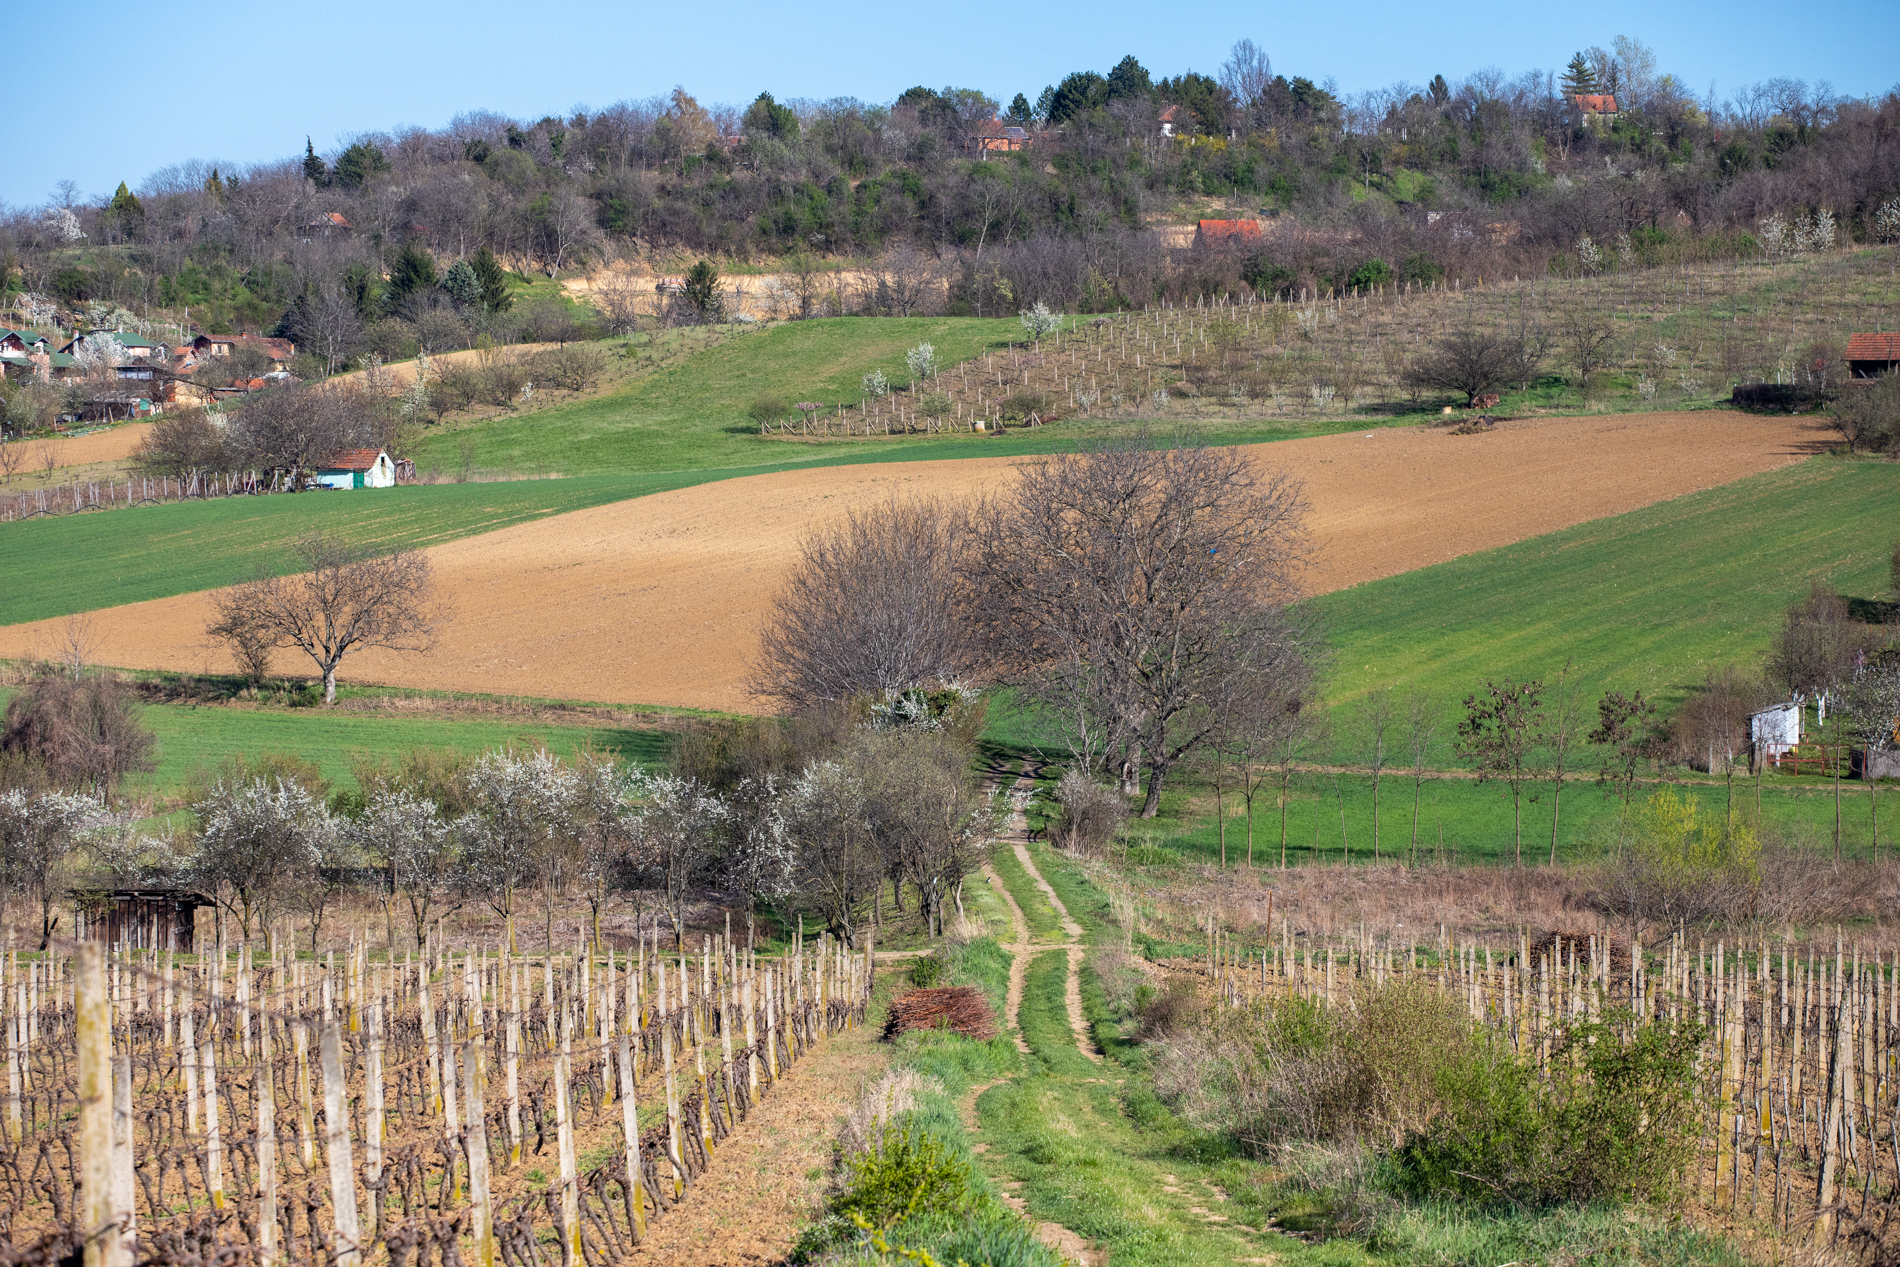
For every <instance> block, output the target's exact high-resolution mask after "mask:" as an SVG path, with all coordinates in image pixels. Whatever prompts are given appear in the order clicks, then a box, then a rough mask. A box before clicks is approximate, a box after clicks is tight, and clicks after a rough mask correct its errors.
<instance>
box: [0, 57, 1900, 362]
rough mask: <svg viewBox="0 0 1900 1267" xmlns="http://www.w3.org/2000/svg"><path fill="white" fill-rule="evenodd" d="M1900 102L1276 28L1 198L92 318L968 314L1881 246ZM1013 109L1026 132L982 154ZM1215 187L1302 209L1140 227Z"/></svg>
mask: <svg viewBox="0 0 1900 1267" xmlns="http://www.w3.org/2000/svg"><path fill="white" fill-rule="evenodd" d="M1421 73H1422V72H1421ZM1606 85H1614V94H1615V96H1616V97H1617V100H1618V102H1619V104H1620V106H1621V110H1620V112H1619V113H1617V114H1616V115H1615V116H1614V117H1613V118H1607V119H1599V120H1597V121H1594V122H1591V121H1587V120H1586V119H1585V117H1584V115H1583V114H1582V113H1581V112H1580V111H1579V109H1578V108H1577V106H1576V105H1575V104H1574V101H1573V97H1574V95H1575V93H1577V92H1579V91H1583V90H1587V89H1591V88H1596V89H1599V90H1601V89H1603V88H1604V87H1605V86H1606ZM1896 111H1900V96H1896V95H1895V94H1892V93H1889V94H1887V95H1886V96H1884V97H1882V98H1880V99H1879V100H1874V99H1866V100H1855V99H1847V98H1842V97H1838V96H1836V95H1834V94H1832V93H1831V92H1829V91H1828V90H1827V89H1826V88H1825V87H1811V86H1809V85H1806V84H1804V83H1801V82H1798V81H1795V80H1790V79H1776V80H1771V81H1769V82H1767V83H1764V84H1759V85H1755V86H1752V87H1749V88H1745V89H1743V90H1741V91H1739V92H1737V93H1736V94H1735V95H1734V96H1732V97H1731V98H1729V99H1728V100H1726V101H1717V100H1715V99H1713V98H1712V97H1711V98H1709V99H1702V100H1698V99H1696V98H1695V96H1694V95H1693V94H1691V93H1690V92H1688V91H1687V90H1686V88H1685V86H1684V85H1683V84H1682V83H1681V81H1680V80H1679V79H1678V78H1676V77H1675V76H1672V75H1669V74H1667V73H1664V72H1663V71H1662V69H1661V67H1660V66H1659V64H1658V59H1657V57H1656V55H1655V54H1654V52H1653V51H1651V50H1650V49H1648V48H1647V47H1645V46H1644V45H1643V44H1642V43H1641V42H1640V41H1637V40H1633V39H1619V40H1618V41H1616V42H1615V44H1614V47H1612V48H1610V49H1594V50H1590V51H1588V52H1587V53H1583V54H1579V55H1578V56H1577V57H1576V58H1573V59H1572V64H1571V67H1570V70H1569V72H1567V73H1566V74H1564V75H1562V76H1560V75H1559V74H1557V73H1556V72H1552V71H1532V72H1526V73H1524V74H1522V75H1520V76H1517V77H1516V78H1511V77H1508V76H1506V75H1505V74H1503V73H1502V72H1499V71H1495V70H1487V71H1481V72H1478V73H1475V74H1473V75H1470V76H1468V77H1467V78H1465V79H1463V80H1459V81H1452V80H1448V79H1447V78H1446V77H1445V76H1444V75H1442V74H1431V75H1429V76H1426V77H1425V78H1424V82H1422V83H1399V84H1395V85H1392V86H1390V87H1388V88H1384V89H1378V90H1373V91H1369V92H1365V93H1362V94H1359V95H1357V96H1350V95H1347V94H1343V93H1341V92H1340V91H1339V90H1338V89H1337V88H1336V87H1334V86H1332V85H1331V82H1330V81H1322V82H1315V80H1314V79H1313V78H1308V77H1305V76H1301V75H1292V76H1290V77H1289V76H1287V75H1285V74H1280V73H1276V72H1275V71H1274V68H1273V66H1272V65H1271V63H1270V61H1269V59H1268V58H1267V56H1266V54H1265V53H1264V52H1263V51H1262V50H1260V49H1259V48H1257V47H1255V46H1254V45H1253V44H1252V43H1251V41H1242V42H1241V43H1240V44H1239V45H1237V46H1236V47H1235V48H1234V50H1233V52H1232V55H1231V56H1230V57H1229V58H1228V59H1227V61H1226V62H1225V63H1223V64H1222V66H1220V67H1219V68H1218V69H1217V70H1216V71H1215V72H1214V73H1209V74H1202V73H1197V72H1194V71H1187V72H1184V73H1182V74H1179V75H1175V76H1161V77H1157V76H1154V75H1152V74H1151V73H1150V72H1149V71H1148V70H1147V69H1146V68H1145V67H1143V66H1142V65H1141V63H1140V62H1139V61H1138V60H1137V59H1136V58H1134V57H1133V56H1129V57H1126V58H1124V59H1123V60H1122V61H1121V62H1120V63H1119V64H1117V65H1116V66H1115V67H1113V68H1110V69H1109V70H1108V71H1107V72H1106V73H1103V72H1098V71H1093V70H1081V71H1076V72H1074V73H1072V74H1070V75H1067V76H1065V77H1064V78H1062V79H1061V80H1060V81H1058V82H1057V83H1055V84H1051V85H1049V86H1048V87H1047V88H1045V89H1044V90H1042V91H1041V93H1040V94H1038V95H1037V97H1036V100H1035V101H1034V102H1033V103H1032V102H1031V101H1030V100H1029V98H1028V95H1027V94H1026V93H1018V94H1016V96H1015V97H1014V99H1013V100H1012V102H1011V103H1010V104H1009V105H1008V106H1006V107H1005V106H1002V105H1001V104H1000V103H999V101H998V100H996V99H994V98H991V97H989V96H987V95H985V94H984V93H982V92H978V91H976V90H973V89H967V88H944V89H929V88H922V87H919V88H913V89H911V90H909V91H907V92H905V93H903V94H902V95H900V96H899V97H898V98H897V99H896V100H894V101H892V102H890V103H886V104H874V103H866V102H862V101H858V100H855V99H834V100H829V101H805V100H791V101H785V102H780V101H778V100H776V99H774V98H773V96H772V95H771V94H770V93H761V94H760V95H759V96H758V97H757V98H756V99H755V100H754V101H752V102H751V103H750V104H748V105H743V106H718V105H711V106H709V105H702V104H701V103H700V102H698V101H697V100H695V99H694V98H693V97H692V96H691V95H690V94H689V93H687V92H686V91H684V90H683V89H675V90H674V91H673V92H672V93H671V94H670V95H668V96H664V97H653V98H649V99H644V100H637V101H625V102H619V103H616V104H614V105H611V106H608V107H606V108H604V109H600V110H579V111H576V112H574V113H573V114H572V115H570V116H567V117H555V116H548V117H545V118H542V119H539V120H535V121H532V122H530V121H526V120H514V119H509V118H506V117H503V116H501V115H497V114H494V113H490V112H485V111H474V112H470V113H466V114H463V115H460V116H458V117H457V118H455V119H454V120H453V121H451V123H450V124H449V125H448V126H447V127H445V128H441V129H436V130H430V129H421V128H415V129H408V130H403V131H400V132H391V133H375V134H365V135H363V136H360V137H356V138H352V139H351V140H349V141H348V142H347V143H346V144H343V145H340V146H339V147H337V148H336V149H334V150H331V151H328V152H324V153H319V152H318V151H317V149H316V147H315V146H314V145H313V144H308V143H307V144H306V146H305V147H304V153H303V154H302V155H300V156H296V157H290V158H286V159H283V160H279V161H273V162H266V163H260V164H253V165H236V166H234V165H231V164H229V163H225V162H222V161H210V160H207V161H194V162H190V163H184V164H180V165H176V166H173V167H169V168H166V169H164V170H162V171H159V172H155V173H153V174H152V175H150V176H149V177H147V178H146V179H145V180H144V181H143V182H142V183H141V184H140V185H139V188H138V189H137V191H136V192H135V191H133V190H132V189H130V188H128V187H127V186H124V185H122V186H121V187H120V188H119V189H118V190H117V191H116V192H115V194H114V195H113V196H112V197H110V198H99V199H97V200H94V201H90V202H88V201H87V200H85V199H83V198H81V197H80V196H79V192H78V190H77V189H76V188H74V187H70V186H68V187H63V188H62V189H61V190H60V191H57V192H56V193H55V195H54V196H53V198H52V200H51V201H50V202H49V203H48V204H47V205H46V206H43V207H39V208H30V209H16V210H14V211H11V212H9V213H8V214H7V215H5V216H4V217H3V218H0V275H4V276H5V277H6V278H7V282H6V284H7V286H8V287H9V288H12V289H16V290H23V291H25V292H29V293H31V294H34V295H37V296H42V297H44V298H45V299H46V300H48V301H50V302H54V303H57V304H59V305H64V306H66V307H67V308H73V309H77V308H83V307H84V306H85V305H87V304H102V305H104V306H105V310H106V311H107V312H110V311H111V310H112V309H113V308H114V307H118V308H123V309H126V310H128V311H129V312H131V313H134V314H143V313H148V312H150V311H152V310H154V309H160V308H164V309H171V310H179V309H189V310H190V311H191V313H192V314H193V315H192V320H194V321H196V322H198V323H200V324H205V325H208V326H210V327H212V328H220V329H224V328H242V329H251V330H260V331H261V330H269V329H273V328H276V329H281V330H283V331H285V332H287V333H292V332H294V334H296V335H301V338H300V343H305V344H311V345H316V344H321V343H327V342H330V341H332V340H334V338H335V337H336V334H337V332H338V331H339V330H341V331H344V332H345V333H346V334H347V335H348V336H349V337H350V338H353V339H356V340H359V341H362V342H366V343H367V342H372V341H374V333H373V331H374V328H375V327H376V326H378V325H379V323H388V322H396V323H402V325H401V326H398V327H389V328H386V329H385V330H384V331H383V341H384V342H393V341H395V339H396V337H397V336H401V337H404V338H409V337H414V336H415V332H416V331H417V330H418V329H420V328H421V327H423V326H425V325H426V326H429V327H431V328H430V329H429V331H428V332H427V333H426V336H425V337H424V340H423V341H424V342H425V343H427V344H428V346H431V347H433V348H438V349H439V348H440V347H442V346H445V344H444V343H443V342H442V340H443V338H444V337H445V336H446V337H453V336H452V333H451V332H449V331H448V330H447V327H448V326H450V325H453V326H455V327H457V328H459V329H461V330H463V331H467V330H469V329H474V328H477V327H482V328H487V327H491V326H492V327H495V328H511V327H512V326H513V325H515V324H517V323H518V321H519V319H520V317H519V314H510V313H508V312H507V310H506V303H505V299H506V288H505V286H503V285H502V284H500V282H499V281H498V277H499V274H500V271H501V270H502V269H503V268H504V267H505V268H511V269H515V270H518V271H521V272H524V273H525V272H531V271H538V272H541V273H545V274H547V275H550V276H552V275H555V274H558V273H560V272H562V271H564V270H569V269H572V268H575V267H580V266H586V265H591V264H597V263H599V262H601V261H603V260H605V259H608V258H610V257H613V256H616V255H627V254H632V255H638V256H642V257H648V256H652V257H662V256H666V255H670V254H673V253H677V252H691V253H695V254H699V255H717V256H725V257H732V258H771V259H776V260H778V261H779V262H780V263H781V264H783V265H785V266H787V267H796V266H797V265H798V263H799V261H801V260H822V259H825V258H827V257H830V258H841V257H844V258H863V257H873V256H877V255H880V254H882V253H884V252H886V251H888V250H891V249H893V248H896V247H899V246H907V247H910V248H913V249H917V250H921V251H922V252H924V253H926V254H927V255H929V256H930V257H931V258H933V259H935V260H937V261H939V262H940V263H942V264H943V265H944V266H945V267H946V269H947V270H948V271H949V272H950V273H951V274H952V279H951V285H950V289H949V298H948V302H949V305H950V307H951V309H952V310H953V311H969V312H984V311H1014V310H1015V309H1016V308H1017V307H1019V306H1028V305H1029V304H1032V303H1034V302H1036V301H1038V300H1042V301H1045V302H1048V303H1050V304H1051V305H1053V306H1058V307H1067V308H1076V307H1081V308H1085V309H1103V308H1114V307H1118V306H1127V305H1130V304H1134V305H1139V304H1141V303H1144V302H1151V301H1153V300H1154V299H1156V298H1160V297H1171V298H1180V297H1184V296H1188V297H1191V296H1192V295H1194V294H1201V293H1216V292H1218V291H1220V290H1223V289H1225V290H1229V291H1232V290H1235V289H1237V288H1239V287H1242V286H1246V287H1248V288H1250V289H1254V290H1262V289H1272V290H1278V289H1293V290H1299V289H1309V290H1315V291H1316V290H1318V289H1320V288H1323V287H1328V286H1331V287H1333V288H1335V289H1337V288H1340V287H1344V286H1348V285H1359V284H1369V283H1372V282H1374V281H1376V280H1385V279H1393V280H1410V281H1429V280H1433V279H1437V278H1446V279H1452V278H1466V279H1469V278H1473V277H1475V276H1477V275H1481V274H1483V275H1491V276H1498V275H1502V274H1506V273H1513V272H1515V273H1537V272H1540V271H1543V270H1544V269H1546V268H1549V267H1551V266H1552V265H1553V262H1556V261H1558V260H1559V259H1560V258H1563V259H1566V260H1570V259H1571V257H1574V255H1575V252H1576V250H1577V243H1578V242H1579V240H1580V239H1582V240H1588V241H1591V242H1593V243H1596V244H1599V245H1606V246H1607V245H1608V244H1627V249H1628V250H1629V251H1630V252H1631V253H1632V254H1633V255H1634V256H1635V257H1637V258H1640V259H1642V260H1644V261H1645V262H1654V261H1656V260H1658V259H1667V258H1675V257H1676V256H1677V255H1679V254H1680V253H1681V252H1682V251H1684V250H1697V251H1706V250H1713V251H1716V252H1718V253H1723V254H1731V253H1736V252H1746V251H1749V250H1754V249H1763V247H1764V243H1763V240H1762V238H1761V230H1760V228H1759V225H1760V223H1761V222H1762V221H1763V220H1764V219H1765V218H1768V217H1771V216H1774V215H1780V216H1782V217H1783V219H1784V221H1787V220H1788V218H1790V217H1796V218H1798V217H1800V216H1803V215H1806V214H1809V213H1813V212H1817V211H1821V210H1826V211H1828V212H1830V213H1831V214H1832V215H1833V216H1835V217H1837V218H1838V223H1839V226H1840V228H1841V229H1842V230H1843V231H1844V232H1845V233H1846V234H1848V235H1849V236H1850V237H1852V238H1853V239H1855V240H1868V239H1870V238H1873V237H1877V236H1878V235H1879V233H1880V232H1881V229H1880V227H1879V225H1878V224H1877V223H1876V222H1877V218H1878V209H1879V208H1880V206H1881V205H1883V203H1884V202H1885V201H1888V200H1891V199H1892V198H1893V196H1894V195H1895V194H1896V193H1897V192H1900V165H1897V164H1900V159H1896V158H1895V157H1894V154H1893V152H1892V151H1893V147H1892V146H1890V145H1885V144H1883V143H1882V140H1881V138H1882V137H1883V136H1885V135H1886V134H1887V132H1888V131H1890V130H1891V129H1892V127H1893V125H1894V120H1895V117H1896ZM1164 113H1166V114H1167V115H1168V123H1167V128H1168V130H1169V132H1170V133H1171V135H1169V134H1164V131H1163V115H1164ZM996 123H1006V124H1011V125H1017V126H1021V127H1023V128H1024V129H1025V130H1026V131H1027V132H1028V134H1029V135H1030V137H1031V144H1030V145H1029V147H1028V148H1027V149H1019V150H1017V151H1015V152H1007V153H1006V152H988V151H985V150H984V149H983V148H982V147H981V141H980V138H981V137H982V136H984V135H985V134H987V133H990V132H992V131H993V130H994V126H995V124H996ZM1204 198H1221V199H1224V200H1225V201H1226V202H1227V203H1228V204H1229V205H1230V206H1234V207H1238V208H1244V214H1247V215H1249V216H1257V215H1259V214H1261V213H1262V212H1264V213H1266V214H1267V216H1268V217H1269V218H1273V217H1278V220H1277V221H1276V223H1275V224H1274V226H1273V228H1274V232H1272V233H1270V234H1269V235H1268V240H1267V242H1266V243H1265V244H1264V245H1262V246H1261V247H1260V248H1259V249H1257V250H1250V251H1247V252H1240V253H1235V254H1234V258H1232V259H1230V260H1216V261H1214V262H1213V263H1212V264H1211V265H1210V263H1209V262H1208V261H1206V260H1201V259H1186V258H1183V257H1180V256H1179V255H1178V254H1177V253H1171V252H1169V251H1167V250H1165V249H1162V248H1160V247H1158V245H1157V244H1156V242H1155V240H1154V238H1153V236H1152V235H1151V234H1148V233H1145V232H1144V231H1143V229H1144V226H1145V225H1146V224H1147V223H1149V221H1150V219H1151V218H1152V217H1153V215H1154V214H1156V213H1158V212H1163V211H1166V210H1168V209H1169V208H1172V207H1174V206H1175V205H1177V204H1178V203H1180V202H1181V201H1182V200H1184V199H1187V200H1194V199H1204ZM1242 213H1243V212H1242V211H1238V210H1237V211H1235V214H1242ZM1619 249H1620V246H1619ZM1571 263H1572V264H1574V260H1571ZM443 314H447V316H444V315H443ZM437 327H440V328H437Z"/></svg>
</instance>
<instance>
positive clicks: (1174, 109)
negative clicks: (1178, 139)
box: [1161, 106, 1181, 140]
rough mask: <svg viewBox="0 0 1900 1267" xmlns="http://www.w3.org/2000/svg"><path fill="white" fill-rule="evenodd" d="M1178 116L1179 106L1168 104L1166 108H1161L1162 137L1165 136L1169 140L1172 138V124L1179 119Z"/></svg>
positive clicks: (1179, 113) (1179, 115) (1179, 112)
mask: <svg viewBox="0 0 1900 1267" xmlns="http://www.w3.org/2000/svg"><path fill="white" fill-rule="evenodd" d="M1180 118H1181V107H1180V106H1168V107H1167V108H1165V109H1164V110H1162V112H1161V135H1162V136H1164V137H1167V138H1168V139H1169V140H1173V139H1174V125H1175V124H1176V123H1177V122H1179V121H1180Z"/></svg>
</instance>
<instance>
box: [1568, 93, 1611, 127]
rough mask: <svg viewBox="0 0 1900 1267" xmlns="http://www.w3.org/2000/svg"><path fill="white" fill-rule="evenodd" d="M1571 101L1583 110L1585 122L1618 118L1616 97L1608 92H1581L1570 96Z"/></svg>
mask: <svg viewBox="0 0 1900 1267" xmlns="http://www.w3.org/2000/svg"><path fill="white" fill-rule="evenodd" d="M1570 103H1571V104H1572V105H1574V106H1576V107H1577V109H1578V110H1579V111H1581V112H1582V114H1583V121H1584V122H1585V123H1589V122H1590V121H1591V120H1592V119H1597V120H1601V121H1604V122H1608V121H1609V120H1611V119H1614V118H1616V98H1615V97H1613V96H1611V95H1610V94H1609V93H1607V92H1580V93H1577V94H1576V95H1575V96H1573V97H1571V98H1570Z"/></svg>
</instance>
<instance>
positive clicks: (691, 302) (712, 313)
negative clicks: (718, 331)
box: [681, 260, 726, 321]
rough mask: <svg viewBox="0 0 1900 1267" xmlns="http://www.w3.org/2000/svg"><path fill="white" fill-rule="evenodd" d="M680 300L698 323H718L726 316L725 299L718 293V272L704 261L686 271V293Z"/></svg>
mask: <svg viewBox="0 0 1900 1267" xmlns="http://www.w3.org/2000/svg"><path fill="white" fill-rule="evenodd" d="M681 298H682V299H683V300H685V302H686V306H687V307H688V308H690V309H692V311H693V315H694V317H695V318H696V319H697V320H699V321H718V320H720V319H721V318H722V317H724V316H725V315H726V301H725V297H724V296H722V295H721V294H720V293H719V272H718V270H717V269H715V268H714V267H713V266H712V265H711V264H709V263H708V262H706V261H705V260H701V261H699V263H697V264H695V265H693V266H692V267H691V268H689V269H687V270H686V293H685V294H684V295H682V296H681Z"/></svg>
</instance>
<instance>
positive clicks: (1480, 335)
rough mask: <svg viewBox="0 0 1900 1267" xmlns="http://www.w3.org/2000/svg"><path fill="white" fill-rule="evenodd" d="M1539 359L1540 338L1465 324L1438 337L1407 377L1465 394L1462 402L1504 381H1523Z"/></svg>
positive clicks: (1532, 370)
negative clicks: (1466, 325)
mask: <svg viewBox="0 0 1900 1267" xmlns="http://www.w3.org/2000/svg"><path fill="white" fill-rule="evenodd" d="M1542 359H1543V345H1542V342H1541V339H1538V338H1533V336H1532V335H1531V334H1530V333H1528V332H1526V331H1518V332H1516V333H1505V332H1502V331H1497V330H1485V329H1480V328H1478V327H1476V326H1468V327H1466V328H1465V329H1463V330H1458V331H1454V332H1453V333H1451V334H1448V335H1446V336H1445V337H1444V338H1442V339H1440V340H1439V341H1438V343H1437V345H1436V346H1434V347H1433V348H1432V350H1431V351H1430V352H1428V353H1426V354H1425V355H1424V356H1423V357H1421V358H1420V359H1419V360H1418V361H1416V362H1414V363H1413V365H1412V367H1411V375H1412V378H1411V381H1412V382H1414V383H1417V384H1419V385H1422V386H1425V387H1436V388H1440V389H1442V390H1445V391H1460V392H1463V393H1464V394H1465V403H1466V404H1475V403H1476V402H1477V399H1478V397H1480V396H1482V395H1485V394H1486V393H1488V392H1490V391H1492V390H1493V389H1495V388H1498V387H1502V386H1504V385H1505V384H1506V383H1513V382H1519V383H1521V382H1523V381H1524V380H1526V379H1528V378H1529V377H1530V376H1531V374H1532V373H1534V372H1535V370H1536V367H1537V363H1538V362H1539V361H1541V360H1542Z"/></svg>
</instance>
